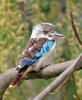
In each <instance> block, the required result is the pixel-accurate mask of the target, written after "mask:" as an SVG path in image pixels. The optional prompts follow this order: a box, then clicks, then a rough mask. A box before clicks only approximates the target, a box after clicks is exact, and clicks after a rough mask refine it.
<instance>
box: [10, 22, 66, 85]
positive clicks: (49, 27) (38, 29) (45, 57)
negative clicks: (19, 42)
mask: <svg viewBox="0 0 82 100" xmlns="http://www.w3.org/2000/svg"><path fill="white" fill-rule="evenodd" d="M57 38H59V39H60V38H64V35H62V34H59V33H58V32H56V30H55V27H54V25H53V24H51V23H41V24H36V25H35V26H34V27H33V28H32V34H31V37H30V40H29V42H28V43H27V45H26V46H25V48H24V49H23V52H22V54H21V57H20V59H19V62H18V66H17V68H16V70H18V74H17V76H16V78H15V79H14V80H13V81H12V83H11V84H10V86H13V85H15V84H16V83H17V82H18V81H19V80H20V79H21V77H22V75H23V74H24V73H25V71H26V70H27V71H28V70H29V69H31V70H30V71H33V70H35V71H39V70H40V69H41V68H42V67H46V66H48V65H50V63H51V62H52V60H53V58H54V56H55V53H56V50H57Z"/></svg>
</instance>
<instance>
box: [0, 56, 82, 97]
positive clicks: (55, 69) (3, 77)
mask: <svg viewBox="0 0 82 100" xmlns="http://www.w3.org/2000/svg"><path fill="white" fill-rule="evenodd" d="M75 61H76V59H74V60H70V61H66V62H63V63H59V64H54V65H51V66H48V67H46V68H44V69H42V70H41V71H39V72H30V73H25V74H24V76H23V78H22V79H24V80H25V79H35V78H42V79H43V78H44V79H49V78H52V77H56V76H58V75H59V74H60V73H61V72H63V71H64V70H65V69H67V68H68V67H69V66H70V65H72V64H73V63H74V62H75ZM77 67H79V68H78V70H79V69H82V57H81V59H80V61H79V63H78V65H77ZM16 74H17V71H16V70H15V68H12V69H10V70H8V71H6V72H4V73H2V74H0V98H1V97H2V96H3V94H4V92H5V90H6V89H7V88H8V86H9V84H10V83H11V81H12V80H13V79H14V78H15V77H16Z"/></svg>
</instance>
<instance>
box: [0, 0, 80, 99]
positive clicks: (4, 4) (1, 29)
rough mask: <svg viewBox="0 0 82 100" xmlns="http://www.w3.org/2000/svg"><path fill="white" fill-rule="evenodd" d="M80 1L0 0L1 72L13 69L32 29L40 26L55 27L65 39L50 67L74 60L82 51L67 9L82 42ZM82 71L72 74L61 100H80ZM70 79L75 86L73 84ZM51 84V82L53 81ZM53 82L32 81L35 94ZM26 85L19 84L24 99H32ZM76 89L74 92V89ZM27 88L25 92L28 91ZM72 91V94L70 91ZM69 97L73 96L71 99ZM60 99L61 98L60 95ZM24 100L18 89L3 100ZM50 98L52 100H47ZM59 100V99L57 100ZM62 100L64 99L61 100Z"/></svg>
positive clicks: (8, 91) (7, 94) (60, 42)
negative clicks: (71, 15)
mask: <svg viewBox="0 0 82 100" xmlns="http://www.w3.org/2000/svg"><path fill="white" fill-rule="evenodd" d="M81 3H82V0H78V1H77V0H66V1H65V0H0V72H4V71H6V70H8V69H10V68H12V67H16V65H17V61H18V59H19V57H20V54H21V51H22V49H23V47H24V46H25V44H26V43H27V41H28V40H29V37H30V34H31V30H32V26H33V25H34V24H36V23H40V22H51V23H53V24H55V27H56V30H57V31H58V32H60V33H63V34H64V35H65V36H66V39H65V40H63V41H62V40H60V41H59V47H58V52H57V55H56V57H55V59H54V61H53V63H59V62H63V61H66V60H70V59H73V58H75V57H77V56H78V55H79V54H80V53H81V51H82V47H81V45H80V44H79V43H78V41H77V39H76V37H75V34H74V32H73V30H72V27H71V23H70V17H69V8H70V7H71V8H72V12H73V17H74V22H75V25H76V28H77V30H78V34H79V37H80V39H82V28H81V27H82V23H81V22H82V12H81V10H82V6H81ZM81 76H82V71H79V72H76V73H74V77H72V80H71V81H70V82H68V87H69V89H67V88H66V87H65V89H67V93H66V94H64V96H65V98H64V100H73V98H74V100H81V99H82V79H81ZM73 79H74V81H75V83H73ZM52 80H53V79H52ZM52 80H38V79H37V80H32V81H31V82H33V83H34V84H32V85H34V89H35V91H36V93H38V92H40V91H41V90H42V89H43V88H44V87H45V86H47V85H48V84H49V82H50V81H52ZM27 86H29V85H28V84H26V82H23V83H22V84H21V87H22V90H23V91H24V94H25V96H26V97H27V98H29V96H34V95H33V93H30V87H29V88H28V87H27ZM75 87H76V89H75ZM27 88H28V89H27ZM65 89H64V90H63V91H65ZM70 90H71V91H70ZM70 93H76V94H74V95H75V96H74V95H70V96H71V97H70V96H69V94H70ZM61 96H62V94H61ZM11 98H12V100H23V99H24V96H23V95H21V93H20V91H19V90H18V89H17V88H13V89H8V90H7V91H6V92H5V95H4V99H3V100H11ZM50 98H51V99H50ZM54 98H57V96H48V98H46V100H48V99H50V100H54ZM60 100H61V99H60ZM62 100H63V99H62Z"/></svg>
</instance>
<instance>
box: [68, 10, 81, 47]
mask: <svg viewBox="0 0 82 100" xmlns="http://www.w3.org/2000/svg"><path fill="white" fill-rule="evenodd" d="M69 14H70V20H71V25H72V29H73V31H74V33H75V36H76V38H77V40H78V42H79V43H80V45H81V46H82V41H81V40H80V38H79V36H78V32H77V29H76V27H75V24H74V20H73V15H72V10H71V8H70V12H69Z"/></svg>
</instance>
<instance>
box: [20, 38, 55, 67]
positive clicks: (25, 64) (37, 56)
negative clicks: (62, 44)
mask: <svg viewBox="0 0 82 100" xmlns="http://www.w3.org/2000/svg"><path fill="white" fill-rule="evenodd" d="M54 42H55V41H54V40H49V41H47V42H45V44H44V45H43V47H42V49H41V50H40V52H38V53H36V54H35V55H34V56H33V57H32V58H30V59H22V61H21V62H19V63H21V66H22V67H21V69H22V68H24V67H29V66H30V65H32V64H33V63H35V62H37V61H38V60H39V59H40V57H41V56H42V55H43V54H44V53H46V52H48V51H49V50H50V48H51V47H52V46H53V44H54Z"/></svg>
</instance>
